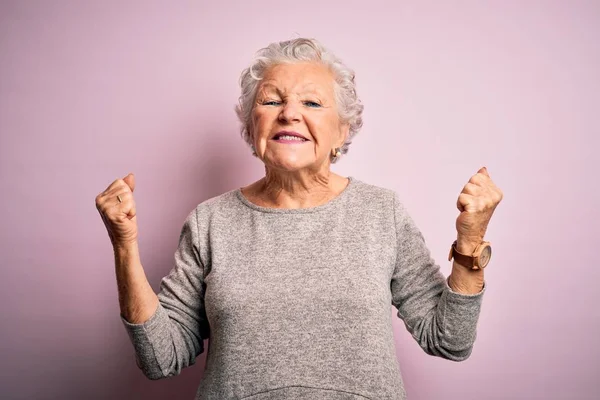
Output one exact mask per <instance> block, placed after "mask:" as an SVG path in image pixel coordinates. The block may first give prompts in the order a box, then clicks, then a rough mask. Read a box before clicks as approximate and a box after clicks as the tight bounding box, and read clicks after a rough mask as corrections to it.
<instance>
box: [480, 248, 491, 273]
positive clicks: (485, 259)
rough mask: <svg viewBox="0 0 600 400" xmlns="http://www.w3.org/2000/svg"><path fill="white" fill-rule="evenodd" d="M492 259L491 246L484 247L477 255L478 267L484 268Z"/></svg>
mask: <svg viewBox="0 0 600 400" xmlns="http://www.w3.org/2000/svg"><path fill="white" fill-rule="evenodd" d="M490 258H492V246H485V247H484V248H483V250H482V251H481V254H480V255H479V265H481V268H485V266H486V265H488V263H489V262H490Z"/></svg>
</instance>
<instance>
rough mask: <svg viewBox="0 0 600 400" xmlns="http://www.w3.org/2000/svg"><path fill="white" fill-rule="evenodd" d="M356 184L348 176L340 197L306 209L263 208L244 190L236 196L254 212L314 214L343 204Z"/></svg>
mask: <svg viewBox="0 0 600 400" xmlns="http://www.w3.org/2000/svg"><path fill="white" fill-rule="evenodd" d="M355 184H356V179H354V178H353V177H352V176H348V183H347V184H346V187H345V188H344V190H342V191H341V192H340V193H338V195H337V196H335V197H334V198H333V199H331V200H329V201H328V202H327V203H324V204H320V205H318V206H314V207H305V208H273V207H263V206H259V205H258V204H254V203H252V202H251V201H250V200H248V199H247V198H246V197H245V196H244V195H243V193H242V188H238V189H236V190H235V194H236V196H237V198H238V199H239V200H240V201H241V202H242V203H243V204H244V205H245V206H247V207H249V208H251V209H253V210H256V211H260V212H264V213H273V214H305V213H313V212H318V211H323V210H327V209H329V208H331V207H334V206H335V205H336V204H337V203H339V202H341V201H342V200H343V199H344V197H346V196H347V195H348V192H350V191H351V190H352V188H353V187H354V186H355Z"/></svg>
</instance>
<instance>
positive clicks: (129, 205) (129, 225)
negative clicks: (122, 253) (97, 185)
mask: <svg viewBox="0 0 600 400" xmlns="http://www.w3.org/2000/svg"><path fill="white" fill-rule="evenodd" d="M133 189H135V177H134V175H133V174H132V173H130V174H128V175H127V176H125V178H123V179H117V180H115V181H114V182H113V183H111V184H110V185H109V186H108V187H107V188H106V190H105V191H103V192H102V193H100V194H99V195H98V196H96V208H97V209H98V212H99V213H100V216H101V217H102V221H104V225H105V226H106V230H107V231H108V236H109V237H110V241H111V243H112V245H113V247H116V246H125V245H127V244H131V243H135V242H136V241H137V238H138V229H137V219H136V216H135V200H134V199H133Z"/></svg>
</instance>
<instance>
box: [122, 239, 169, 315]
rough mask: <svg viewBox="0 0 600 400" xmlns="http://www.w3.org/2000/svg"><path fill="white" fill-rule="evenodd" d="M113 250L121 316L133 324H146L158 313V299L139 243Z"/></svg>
mask: <svg viewBox="0 0 600 400" xmlns="http://www.w3.org/2000/svg"><path fill="white" fill-rule="evenodd" d="M113 250H114V255H115V272H116V276H117V287H118V291H119V307H120V308H121V315H122V316H123V318H125V319H126V320H127V321H128V322H130V323H132V324H141V323H144V322H146V321H147V320H148V319H150V317H151V316H152V315H153V314H154V312H155V311H156V308H157V307H158V297H157V296H156V293H154V290H153V289H152V287H151V286H150V283H148V279H147V278H146V273H145V272H144V268H143V267H142V263H141V261H140V252H139V248H138V243H137V242H133V243H131V244H128V245H123V246H114V247H113Z"/></svg>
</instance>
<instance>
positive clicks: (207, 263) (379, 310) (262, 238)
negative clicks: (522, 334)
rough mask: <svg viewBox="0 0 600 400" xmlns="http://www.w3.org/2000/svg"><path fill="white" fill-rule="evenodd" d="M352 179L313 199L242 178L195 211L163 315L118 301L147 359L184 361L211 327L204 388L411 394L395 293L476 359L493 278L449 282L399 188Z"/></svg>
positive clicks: (286, 395) (449, 348)
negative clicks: (274, 200) (305, 202)
mask: <svg viewBox="0 0 600 400" xmlns="http://www.w3.org/2000/svg"><path fill="white" fill-rule="evenodd" d="M349 179H350V182H349V184H348V186H347V187H346V188H345V189H344V191H343V192H342V193H340V194H339V195H338V196H337V197H335V198H334V199H332V200H330V201H329V202H327V203H325V204H323V205H320V206H316V207H312V208H302V209H276V208H266V207H261V206H258V205H256V204H253V203H251V202H249V201H248V200H247V199H246V198H245V197H244V196H243V195H242V193H241V191H240V190H239V189H236V190H232V191H229V192H227V193H224V194H222V195H219V196H216V197H213V198H211V199H209V200H206V201H204V202H202V203H200V204H199V205H198V206H197V207H196V208H195V209H194V210H193V211H191V212H190V213H189V215H188V216H187V218H186V220H185V222H184V224H183V228H182V230H181V236H180V239H179V245H178V248H177V250H176V252H175V257H174V258H175V264H174V267H173V269H172V270H171V272H170V273H169V274H168V275H167V276H166V277H164V278H163V279H162V281H161V285H160V292H159V294H158V298H159V300H160V304H159V306H158V309H157V310H156V312H155V313H154V315H153V316H152V317H151V318H150V319H149V320H148V321H146V322H145V323H143V324H131V323H129V322H128V321H126V320H125V319H124V318H123V316H122V315H121V320H122V321H123V324H124V326H125V328H126V330H127V332H128V334H129V337H130V339H131V341H132V343H133V346H134V349H135V355H136V361H137V364H138V366H139V367H140V368H141V369H142V371H143V373H144V374H145V375H146V376H147V377H148V378H150V379H161V378H164V377H168V376H172V375H178V374H179V373H180V372H181V369H182V368H185V367H187V366H189V365H192V364H194V363H195V359H196V357H197V356H198V355H199V354H200V353H202V352H204V342H203V340H204V339H208V338H209V337H210V340H209V341H208V343H209V346H208V349H207V351H208V353H207V358H206V369H205V371H204V376H203V378H202V381H201V382H200V384H199V387H198V391H197V394H196V399H206V400H224V399H251V400H267V399H311V400H319V399H323V400H325V399H327V400H329V399H348V400H350V399H372V400H375V399H377V400H381V399H394V400H397V399H405V398H406V394H405V391H404V385H403V382H402V377H401V374H400V368H399V365H398V361H397V358H396V352H395V346H394V337H393V331H392V312H391V311H392V309H391V305H393V306H394V307H396V308H397V310H398V312H397V315H398V317H399V318H401V319H402V320H403V322H404V324H405V326H406V328H407V329H408V331H409V332H410V333H411V334H412V336H413V337H414V339H415V340H416V341H417V343H418V344H419V345H420V346H421V347H422V349H423V350H424V351H425V352H426V353H427V354H430V355H434V356H438V357H443V358H447V359H449V360H454V361H462V360H465V359H467V358H468V357H469V355H470V354H471V351H472V349H473V344H474V342H475V338H476V328H477V321H478V318H479V313H480V308H481V302H482V297H483V294H484V292H485V284H484V288H483V290H482V291H481V292H480V293H477V294H460V293H455V292H453V291H452V290H451V289H450V288H449V286H448V282H447V280H446V278H445V277H444V275H443V274H442V273H441V271H440V267H439V265H437V264H436V263H435V261H434V260H433V258H432V257H431V255H430V251H429V250H428V248H427V247H426V244H425V240H424V237H423V235H422V234H421V232H420V231H419V229H418V228H417V226H416V225H415V223H414V221H413V220H412V218H411V217H410V216H409V214H408V212H407V210H406V208H405V207H404V206H403V204H402V202H401V201H400V199H399V196H398V195H397V194H396V193H395V192H394V191H392V190H390V189H385V188H381V187H378V186H374V185H370V184H367V183H364V182H362V181H360V180H358V179H356V178H352V177H349Z"/></svg>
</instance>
